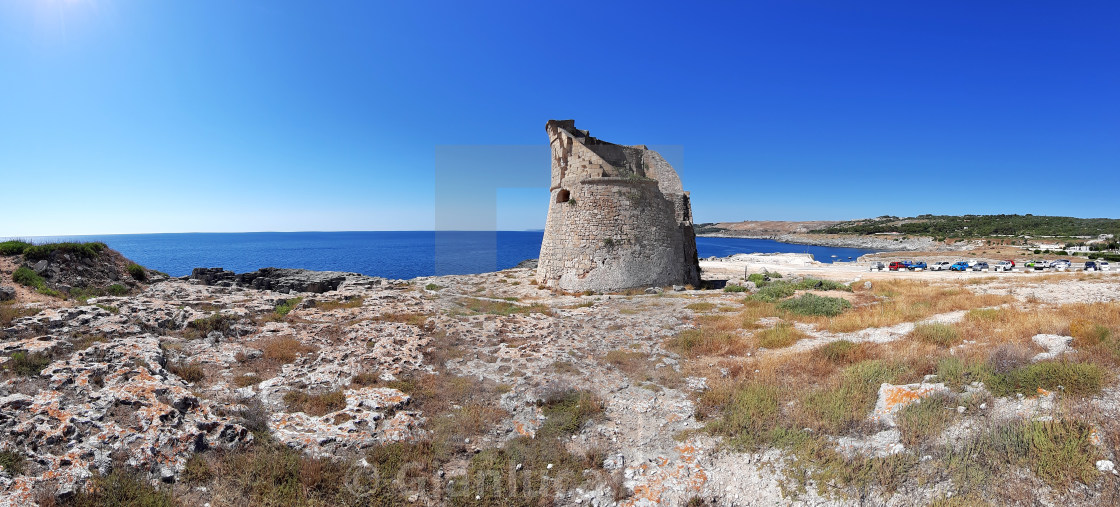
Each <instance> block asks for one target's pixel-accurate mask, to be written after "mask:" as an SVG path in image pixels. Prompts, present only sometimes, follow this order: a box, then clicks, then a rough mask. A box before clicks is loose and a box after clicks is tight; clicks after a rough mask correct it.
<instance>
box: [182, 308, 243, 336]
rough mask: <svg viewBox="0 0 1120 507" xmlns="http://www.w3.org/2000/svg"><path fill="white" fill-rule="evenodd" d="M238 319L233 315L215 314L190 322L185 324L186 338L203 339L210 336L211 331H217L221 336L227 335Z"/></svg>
mask: <svg viewBox="0 0 1120 507" xmlns="http://www.w3.org/2000/svg"><path fill="white" fill-rule="evenodd" d="M238 320H239V318H238V317H237V316H235V315H225V314H221V313H215V314H214V315H211V316H209V317H205V318H201V319H196V320H192V321H190V322H188V323H187V332H186V336H187V337H188V338H203V337H205V336H206V335H208V334H210V332H211V331H219V332H221V333H222V334H229V332H230V330H231V329H232V326H233V325H234V324H235V323H237V321H238Z"/></svg>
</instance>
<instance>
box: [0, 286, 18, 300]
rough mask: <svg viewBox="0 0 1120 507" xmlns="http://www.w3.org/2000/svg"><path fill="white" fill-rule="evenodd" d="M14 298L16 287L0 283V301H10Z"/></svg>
mask: <svg viewBox="0 0 1120 507" xmlns="http://www.w3.org/2000/svg"><path fill="white" fill-rule="evenodd" d="M15 298H16V288H15V287H8V286H6V285H0V301H11V300H13V299H15Z"/></svg>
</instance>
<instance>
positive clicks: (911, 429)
mask: <svg viewBox="0 0 1120 507" xmlns="http://www.w3.org/2000/svg"><path fill="white" fill-rule="evenodd" d="M956 407H957V403H956V400H953V399H951V398H950V397H948V396H946V395H943V394H934V395H932V396H927V397H925V398H923V399H921V400H919V401H917V402H915V403H911V404H909V405H906V406H905V407H903V408H902V410H899V411H898V414H897V415H896V416H895V421H897V422H898V431H899V432H901V433H902V443H903V444H904V445H905V446H906V447H908V448H910V447H916V446H920V445H930V444H931V443H932V442H931V441H932V440H933V439H934V438H936V437H937V436H938V435H940V434H941V432H942V431H944V430H945V428H947V427H948V426H949V423H950V422H952V420H953V415H954V414H956V411H955V410H954V409H955V408H956Z"/></svg>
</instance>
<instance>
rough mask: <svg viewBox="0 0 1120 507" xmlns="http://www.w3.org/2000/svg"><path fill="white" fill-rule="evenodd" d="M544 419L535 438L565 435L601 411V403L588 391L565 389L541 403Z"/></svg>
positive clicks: (568, 434) (573, 431)
mask: <svg viewBox="0 0 1120 507" xmlns="http://www.w3.org/2000/svg"><path fill="white" fill-rule="evenodd" d="M541 411H542V412H543V413H544V416H545V421H544V424H542V425H541V427H540V429H538V430H537V438H546V439H547V438H555V437H566V436H570V435H572V434H573V433H576V432H578V431H579V430H580V428H581V427H583V424H584V423H586V422H587V421H589V420H591V419H592V418H594V417H595V416H597V415H599V414H600V413H601V412H602V411H603V403H602V401H601V400H600V399H599V397H598V396H595V394H593V393H591V392H589V391H578V390H567V391H562V392H558V393H554V394H552V395H550V396H548V397H546V398H545V399H544V401H543V402H542V403H541Z"/></svg>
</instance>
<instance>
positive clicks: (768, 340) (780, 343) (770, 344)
mask: <svg viewBox="0 0 1120 507" xmlns="http://www.w3.org/2000/svg"><path fill="white" fill-rule="evenodd" d="M755 337H756V338H758V346H759V347H765V348H768V349H780V348H784V347H788V346H790V345H793V344H794V343H796V342H797V340H800V339H802V338H804V337H805V334H804V333H802V332H801V331H798V330H797V328H795V327H793V324H790V323H789V322H785V321H782V322H778V324H777V325H775V326H774V327H772V328H770V329H764V330H762V331H759V332H758V333H757V334H756V335H755Z"/></svg>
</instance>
